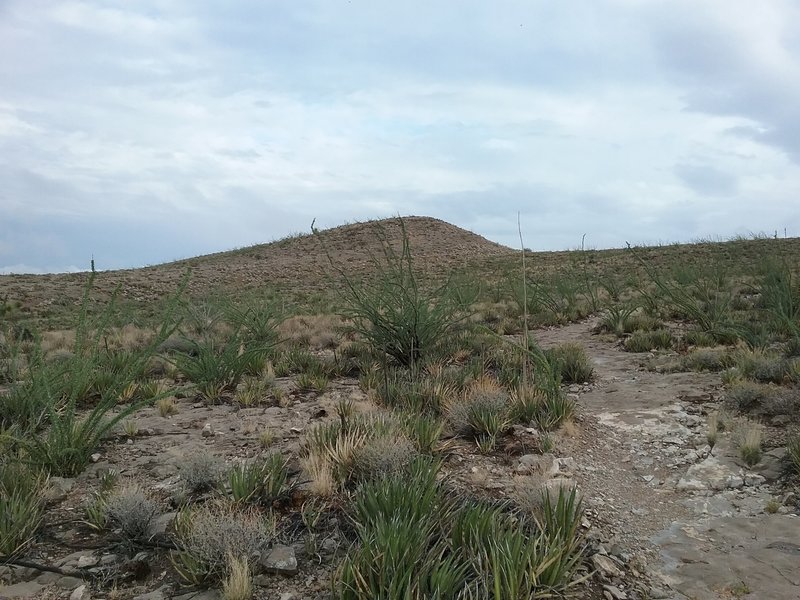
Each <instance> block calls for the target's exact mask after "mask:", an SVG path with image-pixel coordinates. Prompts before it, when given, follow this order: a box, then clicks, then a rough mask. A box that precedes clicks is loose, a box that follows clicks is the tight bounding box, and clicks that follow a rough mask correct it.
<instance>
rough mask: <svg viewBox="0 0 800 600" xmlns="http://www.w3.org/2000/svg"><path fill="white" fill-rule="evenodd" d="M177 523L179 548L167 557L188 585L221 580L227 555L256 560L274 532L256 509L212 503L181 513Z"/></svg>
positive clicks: (227, 563) (228, 558)
mask: <svg viewBox="0 0 800 600" xmlns="http://www.w3.org/2000/svg"><path fill="white" fill-rule="evenodd" d="M181 524H182V526H181V527H178V534H177V537H178V539H177V543H178V546H179V550H178V551H176V552H174V553H173V554H172V557H171V558H172V562H173V565H174V566H175V569H176V570H177V571H178V574H179V575H180V576H181V578H182V579H183V580H184V581H186V582H187V583H189V584H192V585H206V584H210V583H214V582H218V581H221V580H223V579H224V577H225V576H226V575H227V574H228V565H229V562H230V556H231V555H232V556H234V557H235V558H237V559H239V560H248V561H252V562H254V561H256V560H257V559H258V557H259V556H261V555H262V554H263V553H264V552H265V551H266V550H267V548H268V546H269V544H270V542H271V540H272V537H273V535H274V532H273V531H272V530H271V528H269V527H267V524H266V523H265V521H264V520H263V519H262V517H261V516H260V515H259V514H258V513H257V512H253V511H244V510H241V509H236V508H233V507H231V506H226V505H224V504H216V503H214V504H207V505H204V506H203V507H202V508H200V509H197V510H195V511H191V512H190V513H189V514H188V515H184V517H183V518H182V519H181Z"/></svg>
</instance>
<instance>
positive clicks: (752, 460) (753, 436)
mask: <svg viewBox="0 0 800 600" xmlns="http://www.w3.org/2000/svg"><path fill="white" fill-rule="evenodd" d="M740 435H741V438H740V440H739V456H740V457H741V459H742V460H743V461H744V463H745V464H746V465H747V466H748V467H754V466H756V465H757V464H758V463H759V461H760V460H761V438H762V431H761V427H759V426H758V425H756V424H750V425H748V427H747V429H746V430H745V431H744V432H743V433H742V434H740Z"/></svg>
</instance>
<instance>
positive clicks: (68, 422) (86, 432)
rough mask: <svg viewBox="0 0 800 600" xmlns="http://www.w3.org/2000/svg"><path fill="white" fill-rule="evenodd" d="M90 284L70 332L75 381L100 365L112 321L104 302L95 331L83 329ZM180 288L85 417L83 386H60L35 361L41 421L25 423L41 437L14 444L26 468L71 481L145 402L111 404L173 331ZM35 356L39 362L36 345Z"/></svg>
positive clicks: (110, 309)
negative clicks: (152, 330) (156, 326)
mask: <svg viewBox="0 0 800 600" xmlns="http://www.w3.org/2000/svg"><path fill="white" fill-rule="evenodd" d="M93 281H94V273H93V274H92V275H91V276H90V278H89V282H88V283H87V286H86V291H85V293H84V299H83V303H82V306H81V314H80V317H79V321H78V327H77V329H76V341H75V345H74V355H75V356H76V357H89V358H86V359H85V360H83V361H78V362H76V363H74V364H75V365H77V367H78V368H77V371H76V372H75V373H74V376H75V377H76V378H77V379H78V380H80V381H81V382H84V383H85V382H86V381H92V379H91V377H90V375H89V373H90V372H91V371H93V370H94V369H95V368H96V367H97V365H98V364H99V362H100V359H99V358H97V357H98V356H99V355H100V354H101V353H102V352H103V351H104V344H103V342H102V336H103V333H104V331H106V329H107V324H108V323H109V321H110V320H111V318H112V315H113V311H114V309H115V301H114V298H112V301H111V302H110V303H109V305H108V307H107V308H106V309H105V311H104V312H103V313H102V315H101V318H100V319H98V321H97V322H96V323H95V326H96V330H95V331H94V332H93V333H92V332H90V330H89V321H88V316H87V314H88V305H89V292H90V290H91V288H92V283H93ZM184 287H185V281H184V282H183V283H182V284H181V286H180V288H179V289H178V292H177V293H176V294H175V296H174V297H173V298H172V299H171V300H170V301H169V303H168V304H167V309H166V312H165V315H164V316H163V319H162V324H161V326H160V327H159V329H158V331H157V332H156V335H155V336H153V339H152V340H151V342H150V343H149V344H148V345H146V346H145V347H143V348H142V349H141V350H138V351H137V352H135V353H132V354H130V355H129V356H128V361H127V364H126V365H125V367H124V368H122V370H120V371H119V372H118V373H117V374H116V376H115V377H114V378H113V379H112V380H110V381H109V382H108V384H107V385H106V386H105V387H104V388H103V389H98V390H97V393H98V394H99V397H98V398H97V400H96V402H95V404H94V405H93V407H92V409H91V410H90V411H89V412H88V414H83V415H81V411H80V406H79V405H80V403H81V401H82V400H83V399H84V396H83V393H82V390H83V389H84V385H83V384H81V385H80V386H77V387H76V385H75V384H70V385H69V386H68V387H64V385H63V383H62V382H63V377H62V374H61V373H60V372H57V373H56V376H54V375H53V373H52V372H50V371H48V370H47V369H48V366H46V365H45V363H44V362H42V361H38V362H36V363H35V364H36V367H34V368H33V371H32V375H31V381H34V380H35V381H36V383H34V384H32V385H34V388H33V389H34V390H35V391H36V392H37V393H38V394H41V396H39V398H38V400H37V401H38V402H40V403H42V405H43V408H42V411H43V412H42V416H41V417H40V418H39V419H37V422H36V423H29V424H28V425H29V427H35V426H36V425H41V426H42V427H43V428H44V431H43V432H42V433H37V434H35V435H30V429H28V430H27V431H26V433H20V434H17V435H15V441H16V442H17V443H18V444H19V445H20V446H21V447H22V448H24V449H25V451H26V453H27V455H28V458H29V460H30V462H31V463H33V464H34V465H36V466H38V467H40V468H42V469H44V470H45V471H47V472H49V473H50V474H52V475H59V476H64V477H73V476H75V475H77V474H78V473H80V472H81V471H82V470H83V469H84V468H85V467H86V465H87V464H88V463H89V458H90V456H91V455H92V453H93V452H94V451H95V449H96V448H97V446H98V445H99V444H100V442H101V441H102V439H103V438H104V437H105V436H106V435H107V434H108V433H109V432H110V431H111V430H112V429H113V428H114V427H115V426H116V425H117V424H118V423H120V422H121V421H123V420H124V419H126V418H127V417H129V416H130V415H132V414H133V413H134V412H136V411H137V410H139V409H140V408H141V407H142V406H144V405H145V403H146V402H150V401H151V400H148V401H140V402H134V403H131V404H129V405H127V406H125V407H124V408H122V409H121V410H117V409H118V406H117V402H118V399H119V397H120V394H121V393H122V391H123V390H124V389H125V388H127V387H128V386H129V385H130V383H131V382H133V381H135V380H136V378H137V377H138V376H139V375H140V374H141V373H142V372H143V371H144V369H145V367H146V365H147V364H148V362H149V361H150V359H151V358H152V357H153V356H154V355H155V353H156V350H157V348H158V346H159V345H160V344H161V343H162V342H163V341H164V340H165V339H167V338H168V337H169V336H170V335H171V334H172V333H173V332H174V331H175V329H176V328H177V325H178V324H177V322H175V321H174V314H175V310H176V307H177V304H178V300H179V297H180V294H181V293H182V291H183V288H184ZM38 346H39V350H37V351H36V352H35V354H36V355H37V356H39V357H41V354H42V353H41V351H40V345H38ZM153 400H155V399H153Z"/></svg>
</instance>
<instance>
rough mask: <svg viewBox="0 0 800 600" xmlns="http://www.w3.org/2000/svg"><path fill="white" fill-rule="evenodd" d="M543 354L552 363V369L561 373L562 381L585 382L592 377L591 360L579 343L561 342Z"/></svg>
mask: <svg viewBox="0 0 800 600" xmlns="http://www.w3.org/2000/svg"><path fill="white" fill-rule="evenodd" d="M545 356H546V357H547V360H548V361H550V362H551V363H552V364H553V369H554V370H557V371H559V372H560V373H561V380H562V381H563V382H564V383H586V382H587V381H590V380H591V379H592V375H593V374H594V367H593V366H592V361H591V359H590V358H589V356H588V355H587V354H586V350H585V349H584V348H583V346H581V345H580V344H577V343H567V344H561V345H559V346H556V347H554V348H551V349H550V350H547V351H546V352H545Z"/></svg>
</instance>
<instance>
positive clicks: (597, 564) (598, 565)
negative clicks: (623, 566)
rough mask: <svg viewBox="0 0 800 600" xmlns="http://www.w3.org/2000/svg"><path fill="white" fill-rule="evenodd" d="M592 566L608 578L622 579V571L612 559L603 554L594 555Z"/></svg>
mask: <svg viewBox="0 0 800 600" xmlns="http://www.w3.org/2000/svg"><path fill="white" fill-rule="evenodd" d="M592 564H593V565H594V568H595V569H597V570H598V571H600V572H601V573H602V574H603V575H605V576H606V577H622V571H621V570H620V568H619V567H618V566H617V563H615V562H614V561H613V560H612V559H611V558H610V557H608V556H603V555H602V554H594V555H593V556H592Z"/></svg>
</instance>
